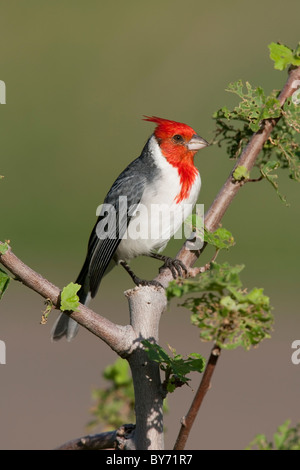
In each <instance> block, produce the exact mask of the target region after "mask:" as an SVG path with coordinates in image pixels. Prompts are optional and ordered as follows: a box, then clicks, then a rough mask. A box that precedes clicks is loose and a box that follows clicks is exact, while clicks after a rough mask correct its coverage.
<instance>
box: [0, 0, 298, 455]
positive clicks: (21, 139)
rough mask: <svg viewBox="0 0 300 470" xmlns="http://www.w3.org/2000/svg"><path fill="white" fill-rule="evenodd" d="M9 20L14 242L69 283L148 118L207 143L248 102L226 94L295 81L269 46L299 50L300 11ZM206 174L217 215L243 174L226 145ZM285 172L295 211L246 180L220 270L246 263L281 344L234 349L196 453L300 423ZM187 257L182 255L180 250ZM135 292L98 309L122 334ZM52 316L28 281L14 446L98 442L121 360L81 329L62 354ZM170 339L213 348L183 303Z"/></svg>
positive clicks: (15, 302) (169, 328)
mask: <svg viewBox="0 0 300 470" xmlns="http://www.w3.org/2000/svg"><path fill="white" fill-rule="evenodd" d="M0 11H1V16H0V41H1V53H0V79H1V80H4V82H5V83H6V92H7V94H6V101H7V104H6V105H2V106H1V108H0V122H1V125H0V129H1V131H0V132H1V134H0V135H1V139H0V149H1V158H0V174H2V175H4V176H5V178H4V179H2V180H1V182H0V194H1V206H0V224H1V225H0V239H1V240H3V241H4V240H6V239H9V240H10V241H11V245H12V247H13V250H14V252H15V254H16V255H17V256H19V257H20V258H21V259H22V260H23V261H24V262H25V263H27V264H29V266H31V267H32V268H33V269H35V270H36V271H38V272H40V273H41V274H42V275H44V276H45V277H46V278H48V279H49V280H50V281H51V282H53V283H54V284H56V285H58V286H60V287H63V286H64V285H66V284H67V283H68V282H70V281H73V280H75V278H76V276H77V274H78V272H79V270H80V268H81V264H82V262H83V260H84V256H85V251H86V245H87V241H88V237H89V234H90V230H91V228H92V226H93V224H94V222H95V219H96V216H95V213H96V208H97V206H98V205H99V204H101V203H102V201H103V198H104V197H105V195H106V192H107V191H108V189H109V188H110V185H111V184H112V182H113V181H114V179H115V178H116V177H117V176H118V174H119V173H120V171H122V170H123V169H124V168H125V166H126V165H127V164H128V163H129V162H130V161H131V160H133V158H135V157H136V156H138V155H139V153H140V151H141V149H142V147H143V145H144V143H145V142H146V140H147V138H148V137H149V135H150V134H151V133H152V131H153V124H151V123H146V122H144V121H142V116H143V115H145V114H146V115H157V116H160V117H164V118H169V119H172V120H178V121H181V122H185V123H187V124H189V125H190V126H192V127H193V128H194V129H195V130H196V131H197V132H198V133H199V134H200V135H201V136H202V137H204V138H205V139H207V140H210V139H211V138H212V135H213V131H214V122H213V120H212V117H211V116H212V114H213V112H214V111H215V110H216V109H218V108H220V107H222V106H223V105H227V106H231V105H233V104H235V103H236V102H237V101H236V100H235V98H234V97H233V96H232V95H230V94H229V93H226V92H225V88H226V87H227V85H228V83H229V82H231V81H235V80H238V79H242V80H243V81H246V80H248V81H249V82H250V83H251V84H252V85H253V86H258V85H260V86H262V87H264V89H265V91H266V93H269V92H271V90H272V89H274V88H275V89H280V88H281V87H282V86H283V85H284V83H285V81H286V72H278V71H276V70H274V68H273V63H272V62H271V60H270V59H269V50H268V48H267V45H268V44H269V43H270V42H272V41H275V42H276V41H278V40H279V41H281V42H283V43H285V44H287V45H289V46H290V47H295V46H296V44H297V42H298V41H299V39H300V38H299V17H300V5H299V1H298V0H287V1H286V2H284V3H280V2H276V3H275V2H274V1H269V0H267V1H257V0H254V1H252V2H250V3H249V2H246V1H232V0H231V1H227V2H222V1H211V2H201V1H193V0H186V1H185V2H182V1H178V0H173V1H168V0H163V1H162V0H160V1H157V0H152V1H151V2H146V1H141V0H140V1H136V0H129V1H127V2H125V1H120V0H116V1H110V2H108V1H95V0H80V1H79V0H72V1H71V0H60V1H58V0H51V1H49V0H48V1H45V0H39V1H37V0H27V1H23V0H10V1H3V0H2V1H0ZM196 164H197V166H198V168H199V170H200V173H201V177H202V189H201V194H200V199H199V202H201V203H203V204H204V205H205V208H206V209H208V207H209V205H210V204H211V202H212V200H213V198H214V197H215V196H216V194H217V192H218V191H219V189H220V187H221V186H222V184H223V182H224V181H225V179H226V178H227V176H228V174H229V172H230V170H231V168H232V165H233V162H232V161H229V160H228V158H227V157H226V154H225V150H224V149H219V148H218V147H216V146H213V147H210V148H208V149H205V150H203V151H201V152H199V154H198V155H197V157H196ZM282 173H283V174H282V175H280V189H281V192H282V193H283V194H285V195H286V197H287V200H288V202H289V203H290V206H289V207H285V206H284V205H283V204H282V203H281V202H280V200H279V198H278V197H277V196H276V193H275V191H274V190H272V188H271V186H270V185H268V184H267V182H262V183H258V184H255V185H250V184H249V185H246V186H245V187H244V188H243V189H242V190H241V191H240V193H239V194H238V196H237V198H236V199H235V201H234V202H233V204H232V205H231V206H230V208H229V210H228V212H227V213H226V215H225V217H224V220H223V225H224V226H225V227H226V228H228V229H229V230H230V231H231V232H232V233H233V235H234V237H235V239H236V245H235V247H234V248H232V249H231V250H230V251H229V252H228V253H224V254H222V255H221V256H220V257H219V260H220V261H225V260H228V262H230V263H231V264H235V263H236V264H241V263H243V264H245V265H246V268H245V270H244V272H243V275H242V279H243V282H244V285H245V286H248V287H249V288H252V287H254V286H257V287H264V288H265V293H266V294H267V295H269V296H270V298H271V303H272V305H273V306H274V313H275V319H276V322H275V330H274V337H273V339H272V340H268V341H265V342H264V343H263V344H262V345H261V346H260V347H259V348H258V349H257V350H255V351H251V352H249V353H244V352H243V351H240V350H237V351H234V352H224V354H223V355H222V357H221V360H220V364H219V365H218V370H217V371H216V376H215V378H214V380H213V388H212V390H211V391H210V392H209V394H208V395H207V397H206V399H205V401H204V404H203V409H202V410H201V413H200V415H199V417H198V419H197V422H196V423H195V426H194V428H193V431H192V435H191V438H190V440H189V442H188V448H199V449H211V448H212V449H216V448H229V449H232V448H244V447H245V446H246V445H247V444H248V443H249V442H250V441H251V439H252V438H253V437H254V435H255V434H257V433H259V432H265V433H267V434H268V436H269V437H271V434H272V432H273V431H275V429H276V427H277V426H278V425H279V424H281V423H282V422H283V421H284V420H285V419H287V418H290V419H291V420H292V422H293V423H294V424H295V423H296V422H298V421H300V416H299V406H298V401H299V387H300V380H299V373H300V365H299V366H296V365H293V364H292V363H291V354H292V349H291V343H292V341H294V340H295V339H299V336H300V331H299V330H300V321H299V307H298V290H299V267H298V239H299V200H298V198H299V189H298V186H297V184H296V183H295V182H293V181H290V180H289V179H288V177H287V175H285V174H284V172H282ZM179 247H180V243H178V242H176V243H175V242H171V243H170V244H169V246H168V248H167V250H166V253H168V254H170V255H175V254H176V252H177V250H178V248H179ZM210 254H211V253H209V252H208V251H207V253H206V254H205V257H204V258H203V259H202V260H201V263H204V262H206V261H207V260H208V257H209V255H210ZM199 263H200V261H199ZM132 266H133V267H134V268H135V270H136V271H137V272H138V275H140V277H145V278H152V277H153V276H154V275H155V274H156V273H157V269H158V266H159V264H158V263H157V262H156V261H154V260H148V259H144V258H142V259H139V260H135V261H134V262H133V263H132ZM130 287H132V283H131V281H130V279H129V278H128V276H127V275H126V273H125V272H123V270H121V269H115V270H114V271H113V272H111V273H110V274H109V276H107V277H106V278H105V279H104V281H103V283H102V285H101V289H100V291H99V294H98V296H97V298H96V299H95V301H94V302H93V304H92V307H93V308H94V310H96V311H97V312H99V313H101V314H103V315H107V316H108V317H109V318H111V319H113V320H114V321H117V322H118V323H121V324H126V323H127V322H128V312H127V304H126V300H125V298H124V295H123V291H124V290H125V289H128V288H130ZM43 308H44V306H43V300H42V299H41V298H40V297H38V296H37V295H36V294H34V293H32V292H30V291H29V290H28V289H26V288H24V287H23V286H22V285H21V284H19V283H12V284H11V286H10V289H9V290H8V292H7V293H6V294H5V296H4V298H3V301H2V302H1V305H0V311H1V315H0V339H1V340H3V341H5V343H6V348H7V364H6V365H0V381H1V400H0V422H1V424H0V448H2V449H16V448H24V449H28V448H33V449H40V448H42V449H43V448H44V449H45V448H50V449H51V448H53V447H55V446H57V445H59V444H61V443H63V442H65V441H67V440H69V439H71V438H75V437H78V436H80V435H83V434H85V433H86V432H87V431H86V429H85V425H86V423H87V422H88V421H89V419H90V415H89V408H90V407H91V406H92V404H93V402H92V399H91V389H92V387H95V386H100V385H101V384H102V385H103V382H102V379H101V370H102V369H103V367H104V366H105V365H106V364H108V363H110V362H112V361H114V360H115V359H116V355H115V354H114V353H113V352H112V351H110V350H109V349H108V347H107V346H105V345H104V344H103V343H101V342H99V341H98V340H97V339H96V338H94V337H92V336H91V335H90V334H88V333H87V332H85V331H83V329H81V331H80V334H79V335H78V337H77V338H76V341H74V342H73V343H71V344H67V343H66V342H64V341H63V342H60V343H57V344H56V343H55V344H52V343H51V342H50V329H51V325H52V323H53V321H54V317H55V316H56V313H55V312H54V313H53V314H52V315H51V316H50V320H49V322H48V324H47V325H46V326H41V325H40V324H39V321H40V317H41V311H42V310H43ZM160 341H161V345H162V346H163V347H166V345H167V343H169V344H171V346H172V347H174V348H176V350H177V351H178V352H179V353H183V354H187V353H189V352H201V353H203V354H205V355H207V354H208V352H209V350H210V347H211V345H203V344H200V343H199V341H198V333H197V331H196V329H195V328H193V327H191V326H190V325H189V318H188V313H187V311H185V310H183V309H180V308H176V302H173V303H172V305H171V308H169V310H168V312H166V314H164V316H163V318H162V322H161V333H160ZM192 378H193V380H192V387H191V388H187V387H186V388H185V389H181V390H179V391H177V392H176V393H175V394H174V395H173V396H171V397H170V399H169V405H170V413H169V415H168V416H167V417H166V427H167V434H166V446H167V448H171V447H172V445H173V442H174V439H175V438H176V435H177V432H178V430H179V426H180V418H181V417H182V416H183V415H184V414H185V413H186V412H187V410H188V407H189V403H190V401H191V400H192V398H193V396H194V390H195V388H196V387H197V384H198V381H199V376H198V375H197V374H195V373H194V374H192Z"/></svg>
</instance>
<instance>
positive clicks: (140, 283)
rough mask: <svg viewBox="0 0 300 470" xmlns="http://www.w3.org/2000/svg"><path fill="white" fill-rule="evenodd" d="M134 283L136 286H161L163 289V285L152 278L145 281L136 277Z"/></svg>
mask: <svg viewBox="0 0 300 470" xmlns="http://www.w3.org/2000/svg"><path fill="white" fill-rule="evenodd" d="M134 282H135V284H136V285H137V286H154V287H158V288H162V289H164V286H163V285H162V284H161V283H160V282H158V281H155V280H152V281H146V280H144V279H139V278H137V279H136V281H134Z"/></svg>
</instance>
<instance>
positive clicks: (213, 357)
mask: <svg viewBox="0 0 300 470" xmlns="http://www.w3.org/2000/svg"><path fill="white" fill-rule="evenodd" d="M220 354H221V348H220V347H219V346H214V347H213V349H212V351H211V353H210V356H209V359H208V363H207V365H206V368H205V371H204V373H203V376H202V380H201V382H200V385H199V387H198V390H197V392H196V395H195V398H194V400H193V402H192V404H191V407H190V409H189V411H188V413H187V415H186V416H185V417H184V418H183V419H182V423H181V428H180V431H179V434H178V437H177V439H176V443H175V446H174V450H183V449H184V448H185V444H186V441H187V439H188V437H189V434H190V431H191V428H192V426H193V424H194V421H195V419H196V417H197V414H198V411H199V408H200V406H201V404H202V402H203V399H204V397H205V395H206V392H207V391H208V390H209V388H210V383H211V378H212V375H213V373H214V370H215V367H216V365H217V361H218V358H219V356H220Z"/></svg>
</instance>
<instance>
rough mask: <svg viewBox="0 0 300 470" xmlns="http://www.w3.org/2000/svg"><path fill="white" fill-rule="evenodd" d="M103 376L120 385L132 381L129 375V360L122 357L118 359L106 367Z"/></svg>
mask: <svg viewBox="0 0 300 470" xmlns="http://www.w3.org/2000/svg"><path fill="white" fill-rule="evenodd" d="M103 377H104V378H105V379H106V380H111V381H112V382H113V383H114V384H115V385H116V386H118V387H119V386H122V385H126V384H129V383H131V382H132V379H131V377H130V375H129V366H128V362H127V361H126V360H125V359H122V358H119V359H117V360H116V362H115V363H114V364H112V365H109V366H107V367H106V368H105V369H104V372H103Z"/></svg>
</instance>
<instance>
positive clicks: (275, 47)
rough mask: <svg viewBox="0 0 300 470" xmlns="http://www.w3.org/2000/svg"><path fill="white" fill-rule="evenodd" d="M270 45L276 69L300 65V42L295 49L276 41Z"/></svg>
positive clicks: (271, 56)
mask: <svg viewBox="0 0 300 470" xmlns="http://www.w3.org/2000/svg"><path fill="white" fill-rule="evenodd" d="M268 47H269V49H270V58H271V59H272V60H273V61H274V62H275V64H274V68H275V69H277V70H284V69H285V68H286V67H287V66H288V65H295V66H298V65H300V57H299V44H298V46H297V48H296V50H295V51H293V50H292V49H290V48H289V47H287V46H284V45H283V44H278V43H275V42H272V43H271V44H269V46H268Z"/></svg>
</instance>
